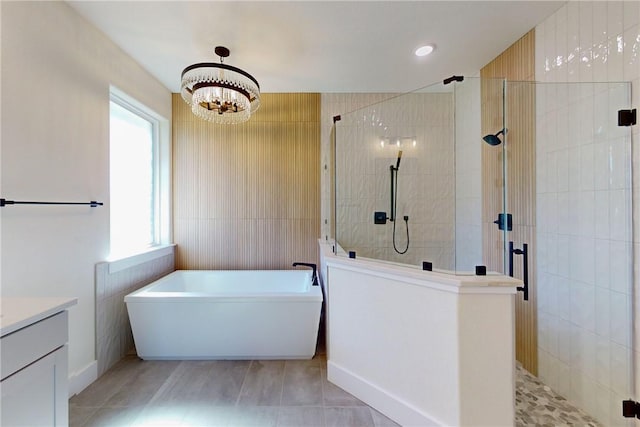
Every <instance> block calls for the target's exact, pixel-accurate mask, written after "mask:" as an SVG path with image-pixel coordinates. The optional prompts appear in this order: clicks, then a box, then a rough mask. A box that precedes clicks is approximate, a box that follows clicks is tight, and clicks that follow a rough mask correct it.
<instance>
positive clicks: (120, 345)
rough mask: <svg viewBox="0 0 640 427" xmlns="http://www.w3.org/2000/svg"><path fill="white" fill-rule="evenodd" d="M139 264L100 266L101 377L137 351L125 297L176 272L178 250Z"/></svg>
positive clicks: (98, 329)
mask: <svg viewBox="0 0 640 427" xmlns="http://www.w3.org/2000/svg"><path fill="white" fill-rule="evenodd" d="M158 255H159V256H157V257H148V258H147V259H146V260H144V261H141V262H138V263H133V264H129V263H125V264H124V265H123V261H122V260H121V261H118V262H113V263H111V262H101V263H99V264H96V357H97V359H98V376H101V375H102V374H104V373H105V372H106V371H107V370H108V369H109V368H111V367H112V366H113V365H114V364H115V363H116V362H118V361H119V360H120V359H122V358H123V357H124V356H125V355H126V354H127V353H128V352H129V351H131V350H132V349H133V346H134V345H133V336H132V333H131V325H130V324H129V315H128V314H127V308H126V305H125V303H124V297H125V295H127V294H129V293H131V292H133V291H135V290H137V289H140V288H141V287H143V286H145V285H147V284H149V283H151V282H153V281H154V280H156V279H159V278H160V277H162V276H165V275H167V274H169V273H171V272H172V271H174V270H175V268H174V246H171V247H168V248H163V249H160V250H159V251H158ZM149 258H151V259H149Z"/></svg>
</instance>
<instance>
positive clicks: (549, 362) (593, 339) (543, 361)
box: [506, 82, 635, 425]
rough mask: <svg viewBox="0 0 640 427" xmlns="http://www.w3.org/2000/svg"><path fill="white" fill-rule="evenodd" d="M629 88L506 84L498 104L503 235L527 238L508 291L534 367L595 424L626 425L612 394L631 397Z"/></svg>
mask: <svg viewBox="0 0 640 427" xmlns="http://www.w3.org/2000/svg"><path fill="white" fill-rule="evenodd" d="M630 90H631V88H630V84H629V83H537V84H536V83H524V82H509V83H508V85H507V93H508V95H507V100H508V103H509V104H511V103H514V102H517V104H515V105H511V106H510V107H508V109H507V111H508V113H507V127H508V129H509V133H508V135H509V138H508V142H507V147H506V149H507V159H508V170H509V178H508V181H507V182H508V190H507V191H508V196H507V200H508V202H509V203H508V209H510V210H511V212H513V218H514V225H513V231H511V232H509V233H508V234H509V240H510V241H515V247H516V248H519V247H521V245H522V244H524V243H527V244H528V245H529V254H530V258H529V265H530V267H531V268H530V269H529V275H530V277H529V282H530V285H531V290H530V299H529V301H528V302H525V301H523V299H522V294H519V295H518V296H517V297H516V300H517V303H516V304H517V306H518V305H520V306H524V307H526V306H527V304H528V305H529V307H528V308H527V309H528V310H529V312H530V313H531V314H532V315H534V316H537V319H536V318H535V317H534V320H537V334H536V335H537V337H536V340H537V343H536V347H537V351H536V355H537V361H538V363H537V366H534V368H537V369H538V376H539V378H540V379H541V380H542V381H543V382H544V383H545V384H547V385H548V386H550V387H551V388H552V389H554V390H555V391H556V392H558V393H559V394H561V395H562V396H564V397H565V398H567V399H568V400H569V401H570V402H572V403H574V404H575V405H576V406H578V407H580V408H581V409H583V410H584V411H585V412H587V413H588V414H590V415H592V416H593V417H595V418H596V419H597V420H598V421H600V422H601V423H602V424H604V425H626V424H627V423H628V421H627V420H626V419H625V418H623V417H622V415H621V414H622V401H623V400H625V399H628V398H629V397H633V396H634V394H635V391H634V383H633V381H634V380H633V378H634V370H633V313H632V304H633V293H632V290H633V256H632V248H633V245H632V221H631V218H632V207H631V195H632V188H631V130H630V129H631V128H630V127H624V126H619V125H618V110H620V109H629V108H630V101H631V96H630ZM523 105H524V108H525V109H526V108H530V107H531V105H533V106H535V109H534V114H532V115H529V116H528V117H535V121H531V120H527V116H526V115H525V114H523V113H525V112H526V111H522V110H521V108H523ZM525 135H535V139H534V140H533V142H534V144H532V147H534V148H533V150H529V148H531V147H522V144H524V143H525V142H526V141H527V138H528V137H526V136H525ZM519 150H520V151H522V150H524V152H525V153H526V154H525V155H524V156H523V155H522V153H519V152H518V151H519ZM525 157H530V158H529V159H528V162H529V164H531V165H535V168H533V169H531V168H527V167H525V160H527V159H526V158H525ZM525 196H526V197H525ZM527 200H529V201H530V202H527V203H525V201H527ZM516 259H517V257H516ZM515 263H516V270H517V271H516V275H517V276H518V277H522V269H521V267H520V266H521V261H520V260H516V261H515ZM518 265H520V266H518ZM517 308H518V307H517ZM517 320H518V321H523V319H521V318H518V319H517ZM524 339H527V337H518V341H519V343H520V342H521V341H522V340H524ZM525 367H526V366H525ZM534 373H535V372H534Z"/></svg>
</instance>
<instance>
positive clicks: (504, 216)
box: [493, 213, 513, 231]
mask: <svg viewBox="0 0 640 427" xmlns="http://www.w3.org/2000/svg"><path fill="white" fill-rule="evenodd" d="M493 223H494V224H497V225H498V230H503V231H504V230H506V231H511V230H512V229H513V216H512V215H511V214H510V213H499V214H498V219H496V220H495V221H493Z"/></svg>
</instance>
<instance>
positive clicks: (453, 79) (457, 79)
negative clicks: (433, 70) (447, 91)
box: [442, 76, 464, 85]
mask: <svg viewBox="0 0 640 427" xmlns="http://www.w3.org/2000/svg"><path fill="white" fill-rule="evenodd" d="M463 80H464V76H451V77H449V78H448V79H444V80H443V81H442V84H445V85H448V84H449V83H451V82H461V81H463Z"/></svg>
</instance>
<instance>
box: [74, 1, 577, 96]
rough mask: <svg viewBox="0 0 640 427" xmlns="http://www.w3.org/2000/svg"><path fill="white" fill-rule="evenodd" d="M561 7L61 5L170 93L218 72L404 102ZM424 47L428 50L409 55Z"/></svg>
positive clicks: (265, 84) (279, 87)
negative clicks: (219, 65) (214, 67)
mask: <svg viewBox="0 0 640 427" xmlns="http://www.w3.org/2000/svg"><path fill="white" fill-rule="evenodd" d="M564 3H565V2H564V1H350V2H344V1H286V2H276V1H159V2H157V1H69V4H70V5H71V7H73V8H74V9H76V10H77V11H78V12H79V13H80V14H81V15H83V16H84V17H86V19H88V20H89V21H90V22H91V23H93V24H94V25H95V26H96V27H98V28H99V29H100V30H102V31H103V32H104V33H105V34H106V35H107V36H108V37H109V38H110V39H112V40H113V41H114V42H115V43H116V44H117V45H119V46H120V47H121V48H122V49H123V50H124V51H125V52H127V53H128V54H129V55H130V56H131V57H133V58H134V59H135V60H136V61H137V62H138V63H140V64H141V65H142V66H143V67H144V68H145V69H146V70H148V71H149V72H150V73H151V74H152V75H154V76H155V77H156V78H157V79H158V80H159V81H160V82H162V83H163V84H164V85H165V86H166V87H167V88H168V89H170V90H171V91H172V92H179V91H180V74H181V72H182V70H183V69H184V68H185V67H186V66H188V65H191V64H193V63H196V62H218V60H219V58H218V57H216V56H215V54H214V53H213V49H214V47H215V46H217V45H222V46H226V47H228V48H229V49H230V50H231V56H230V57H229V58H227V59H226V60H225V63H226V64H230V65H234V66H236V67H240V68H242V69H244V70H245V71H247V72H249V73H251V74H252V75H253V76H254V77H255V78H256V79H257V80H258V82H259V83H260V87H261V90H262V91H263V92H323V93H329V92H406V91H410V90H413V89H417V88H420V87H423V86H426V85H429V84H431V83H434V82H438V81H441V80H442V79H444V78H447V77H449V76H451V75H453V74H457V75H475V74H476V73H477V72H478V70H479V69H480V68H482V67H483V66H484V65H485V64H487V63H488V62H489V61H491V60H492V59H493V58H495V57H496V56H497V55H499V54H500V53H501V52H502V51H504V50H505V49H506V48H507V47H509V46H510V45H511V44H512V43H513V42H515V41H516V40H518V39H519V38H520V37H522V36H523V35H524V34H525V33H527V32H528V31H529V30H530V29H532V28H533V27H535V26H536V25H537V24H539V23H540V22H542V21H543V20H544V19H545V18H546V17H548V16H549V15H551V14H553V12H555V11H556V10H557V9H559V8H560V7H561V6H562V5H563V4H564ZM426 43H433V44H435V45H436V50H435V51H434V52H433V53H432V54H431V55H429V56H426V57H422V58H418V57H416V56H415V55H414V54H413V52H414V50H415V49H416V48H417V47H418V46H420V45H423V44H426Z"/></svg>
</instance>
